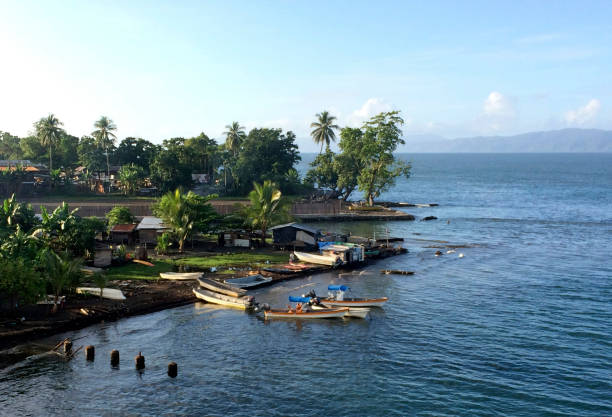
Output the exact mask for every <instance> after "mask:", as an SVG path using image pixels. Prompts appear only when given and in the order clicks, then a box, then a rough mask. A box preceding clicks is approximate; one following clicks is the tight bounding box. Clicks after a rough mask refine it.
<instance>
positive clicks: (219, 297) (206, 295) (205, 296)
mask: <svg viewBox="0 0 612 417" xmlns="http://www.w3.org/2000/svg"><path fill="white" fill-rule="evenodd" d="M193 293H194V294H195V296H196V297H198V298H199V299H200V300H204V301H206V302H208V303H212V304H219V305H222V306H227V307H234V308H239V309H241V310H246V309H249V308H252V307H253V297H249V296H245V297H238V298H236V297H230V296H229V295H223V294H219V293H216V292H212V291H208V290H204V289H202V288H194V289H193Z"/></svg>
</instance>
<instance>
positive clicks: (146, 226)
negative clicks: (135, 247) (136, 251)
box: [136, 216, 168, 245]
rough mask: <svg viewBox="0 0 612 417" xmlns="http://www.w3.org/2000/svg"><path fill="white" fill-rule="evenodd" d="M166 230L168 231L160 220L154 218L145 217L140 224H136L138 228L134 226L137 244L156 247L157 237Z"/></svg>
mask: <svg viewBox="0 0 612 417" xmlns="http://www.w3.org/2000/svg"><path fill="white" fill-rule="evenodd" d="M166 230H168V228H167V227H166V226H164V224H163V222H162V219H160V218H159V217H154V216H145V217H143V218H142V220H141V221H140V223H138V226H136V233H137V235H138V242H139V243H141V244H143V243H144V244H151V245H156V244H157V237H158V236H159V235H161V234H162V233H164V232H165V231H166Z"/></svg>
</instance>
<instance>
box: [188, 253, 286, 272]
mask: <svg viewBox="0 0 612 417" xmlns="http://www.w3.org/2000/svg"><path fill="white" fill-rule="evenodd" d="M266 261H268V263H266ZM288 261H289V253H250V252H244V253H233V254H229V255H226V254H219V255H211V256H193V257H189V258H181V259H178V260H177V261H176V263H177V264H178V265H185V266H191V267H194V268H201V269H206V268H212V267H216V268H218V269H222V268H227V267H230V266H231V267H238V268H240V267H247V266H251V267H259V266H264V265H268V264H274V263H286V262H288Z"/></svg>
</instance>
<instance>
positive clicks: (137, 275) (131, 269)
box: [106, 259, 174, 280]
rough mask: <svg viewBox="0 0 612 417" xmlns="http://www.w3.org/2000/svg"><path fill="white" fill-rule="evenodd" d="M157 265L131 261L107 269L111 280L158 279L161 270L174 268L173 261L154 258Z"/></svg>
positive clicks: (153, 261)
mask: <svg viewBox="0 0 612 417" xmlns="http://www.w3.org/2000/svg"><path fill="white" fill-rule="evenodd" d="M151 262H152V263H153V264H154V265H155V266H146V265H141V264H137V263H134V262H132V263H129V264H126V265H123V266H115V267H112V268H109V269H107V270H106V276H107V277H108V279H109V280H113V279H158V278H159V273H160V272H170V271H172V270H173V267H174V264H173V263H172V261H168V260H162V259H154V260H152V261H151Z"/></svg>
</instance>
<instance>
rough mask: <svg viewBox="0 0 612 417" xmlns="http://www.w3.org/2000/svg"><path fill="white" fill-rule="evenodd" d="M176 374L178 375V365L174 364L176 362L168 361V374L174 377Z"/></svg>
mask: <svg viewBox="0 0 612 417" xmlns="http://www.w3.org/2000/svg"><path fill="white" fill-rule="evenodd" d="M177 375H178V365H177V364H176V362H170V363H169V364H168V376H169V377H170V378H176V376H177Z"/></svg>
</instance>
